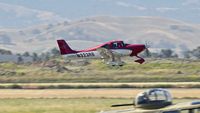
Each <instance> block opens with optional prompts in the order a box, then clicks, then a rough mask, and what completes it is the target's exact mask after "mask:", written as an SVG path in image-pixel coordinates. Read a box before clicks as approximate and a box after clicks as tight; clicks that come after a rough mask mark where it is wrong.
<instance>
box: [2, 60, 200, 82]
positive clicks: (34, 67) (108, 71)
mask: <svg viewBox="0 0 200 113" xmlns="http://www.w3.org/2000/svg"><path fill="white" fill-rule="evenodd" d="M126 62H127V64H126V65H125V66H124V67H121V68H119V67H110V66H107V65H105V64H103V63H102V62H101V61H91V64H89V65H87V66H77V65H76V66H74V65H70V64H64V63H61V64H62V66H64V67H65V68H66V69H65V70H64V71H63V72H60V71H59V69H57V68H56V67H54V68H47V67H44V66H42V64H20V65H17V64H13V63H0V82H1V83H33V82H39V83H55V82H57V83H60V82H63V83H73V82H84V83H85V82H89V83H90V82H200V68H199V66H200V61H197V60H196V61H192V60H191V61H186V60H151V61H147V62H146V63H145V64H142V65H140V64H137V63H134V62H133V61H132V60H128V61H126Z"/></svg>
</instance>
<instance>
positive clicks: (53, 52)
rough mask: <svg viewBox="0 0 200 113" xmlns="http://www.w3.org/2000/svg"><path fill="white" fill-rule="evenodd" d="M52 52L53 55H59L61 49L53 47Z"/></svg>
mask: <svg viewBox="0 0 200 113" xmlns="http://www.w3.org/2000/svg"><path fill="white" fill-rule="evenodd" d="M51 54H52V55H53V56H58V55H60V51H59V50H58V49H57V48H53V49H51Z"/></svg>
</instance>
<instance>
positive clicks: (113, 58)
mask: <svg viewBox="0 0 200 113" xmlns="http://www.w3.org/2000/svg"><path fill="white" fill-rule="evenodd" d="M97 51H98V52H99V53H100V55H101V56H102V58H103V59H104V61H105V62H106V63H107V64H109V65H118V66H122V65H123V64H124V62H122V61H121V56H120V55H119V54H117V53H114V51H111V50H110V49H106V48H103V47H102V48H99V49H97Z"/></svg>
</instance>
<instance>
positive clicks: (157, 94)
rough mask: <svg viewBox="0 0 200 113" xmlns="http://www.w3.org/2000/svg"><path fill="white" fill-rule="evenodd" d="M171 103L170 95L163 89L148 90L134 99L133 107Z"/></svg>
mask: <svg viewBox="0 0 200 113" xmlns="http://www.w3.org/2000/svg"><path fill="white" fill-rule="evenodd" d="M166 103H167V104H170V103H172V96H171V94H170V93H169V92H168V91H167V90H165V89H150V90H147V91H145V92H142V93H139V94H138V95H137V96H136V99H135V105H136V106H141V105H154V104H166Z"/></svg>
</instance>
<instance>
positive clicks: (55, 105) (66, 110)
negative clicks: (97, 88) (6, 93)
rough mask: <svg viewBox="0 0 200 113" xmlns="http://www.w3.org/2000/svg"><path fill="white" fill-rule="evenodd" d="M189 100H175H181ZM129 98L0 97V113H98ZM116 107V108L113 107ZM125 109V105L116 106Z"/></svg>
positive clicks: (128, 101)
mask: <svg viewBox="0 0 200 113" xmlns="http://www.w3.org/2000/svg"><path fill="white" fill-rule="evenodd" d="M183 101H191V100H185V99H184V100H175V102H183ZM130 102H132V100H131V99H122V98H121V99H119V98H115V99H103V98H102V99H99V98H90V99H0V113H98V112H99V111H101V110H108V109H113V108H110V105H112V104H121V103H130ZM129 108H130V107H129ZM115 109H116V108H115ZM117 109H126V107H122V108H117Z"/></svg>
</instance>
